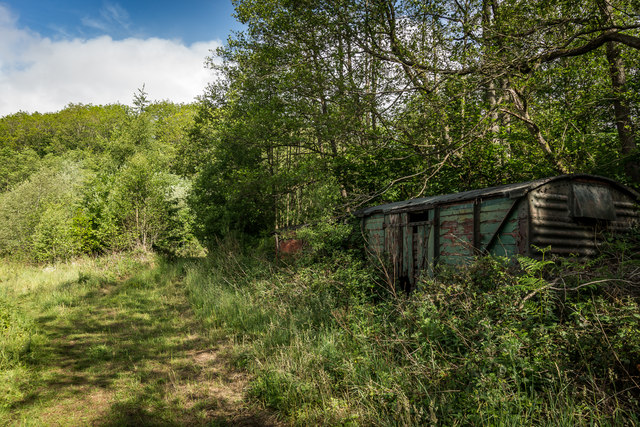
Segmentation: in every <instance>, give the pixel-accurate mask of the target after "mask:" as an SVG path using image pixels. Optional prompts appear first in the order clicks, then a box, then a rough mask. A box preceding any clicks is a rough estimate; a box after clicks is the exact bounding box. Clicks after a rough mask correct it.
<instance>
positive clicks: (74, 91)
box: [0, 0, 241, 116]
mask: <svg viewBox="0 0 640 427" xmlns="http://www.w3.org/2000/svg"><path fill="white" fill-rule="evenodd" d="M232 14H233V6H232V4H231V0H210V1H204V0H182V1H175V0H173V1H169V0H156V1H124V0H122V1H105V0H100V1H93V0H84V1H82V0H57V1H55V2H54V1H35V0H0V93H1V94H2V96H1V97H0V116H4V115H7V114H12V113H15V112H18V111H27V112H34V111H39V112H50V111H57V110H60V109H62V108H64V107H65V106H66V105H68V104H69V103H84V104H108V103H115V102H120V103H124V104H128V103H130V101H131V98H132V96H133V94H134V93H135V92H136V90H137V88H140V87H142V85H143V84H144V85H145V88H146V90H147V92H148V93H149V96H150V98H152V99H168V100H170V101H174V102H191V101H193V100H194V98H195V97H197V96H198V95H200V94H201V93H202V92H203V90H204V89H205V87H206V84H207V83H208V82H210V81H211V80H212V79H213V77H214V76H213V72H212V71H211V70H208V69H205V68H204V66H203V64H204V60H205V58H206V57H207V56H210V55H212V53H211V51H212V50H214V49H215V48H216V47H218V46H220V45H221V44H222V43H224V42H225V41H226V39H227V37H228V35H229V34H230V32H231V31H232V30H236V31H237V30H241V27H240V25H239V24H238V23H237V22H236V21H235V19H234V18H233V16H232Z"/></svg>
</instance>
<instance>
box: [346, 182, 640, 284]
mask: <svg viewBox="0 0 640 427" xmlns="http://www.w3.org/2000/svg"><path fill="white" fill-rule="evenodd" d="M639 201H640V194H638V193H637V192H636V191H634V190H632V189H630V188H628V187H625V186H624V185H622V184H620V183H618V182H616V181H613V180H611V179H608V178H604V177H599V176H595V175H585V174H576V175H562V176H557V177H552V178H545V179H539V180H535V181H529V182H523V183H517V184H508V185H502V186H499V187H491V188H484V189H480V190H472V191H466V192H463V193H456V194H447V195H443V196H434V197H425V198H421V199H414V200H407V201H402V202H396V203H388V204H385V205H380V206H373V207H370V208H365V209H361V210H359V211H357V212H355V215H356V216H357V217H359V218H361V221H362V231H363V233H364V235H365V237H366V239H367V246H368V249H369V251H370V253H372V254H374V256H375V257H376V258H380V259H385V260H386V261H388V262H389V265H390V267H391V268H392V274H393V276H394V277H395V279H396V280H398V281H399V282H400V283H404V284H406V285H408V286H409V287H412V286H414V285H415V282H416V280H417V278H418V277H419V276H420V275H421V274H429V275H432V274H433V272H434V271H435V268H436V266H437V265H463V264H465V263H468V262H469V261H470V260H472V259H473V258H474V257H475V256H478V255H482V254H493V255H500V256H515V255H518V254H520V255H528V256H537V255H539V251H538V250H537V249H536V248H546V247H550V250H549V251H550V253H552V254H559V255H569V254H575V255H578V256H591V255H594V254H595V253H596V251H597V244H598V241H599V239H600V238H601V236H602V232H603V231H624V230H627V229H629V228H630V227H631V226H632V224H633V223H637V222H638V219H639V218H640V214H639V212H638V202H639Z"/></svg>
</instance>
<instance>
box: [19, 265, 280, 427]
mask: <svg viewBox="0 0 640 427" xmlns="http://www.w3.org/2000/svg"><path fill="white" fill-rule="evenodd" d="M156 268H158V267H156ZM143 273H144V274H141V275H140V274H139V275H137V276H135V277H133V278H130V279H128V280H123V281H114V280H107V279H103V278H100V277H96V276H92V277H91V278H90V279H87V277H81V278H80V279H78V281H76V282H70V283H66V284H64V285H62V286H63V287H65V288H67V289H73V288H78V293H77V295H76V296H75V297H74V299H73V301H72V303H71V304H69V305H68V306H67V308H66V312H65V315H64V316H56V315H50V314H48V313H43V314H42V315H41V316H40V317H39V318H38V319H37V321H38V324H39V328H40V330H41V331H42V332H43V333H44V334H45V335H46V337H47V341H46V342H47V344H46V345H45V347H44V348H41V349H40V351H39V352H38V353H40V354H41V355H42V357H40V358H39V359H38V360H37V361H36V362H34V363H35V366H34V368H36V369H37V370H39V371H40V372H41V373H42V376H41V382H40V386H39V387H38V388H37V389H36V390H35V391H34V392H33V393H31V394H29V395H28V396H27V397H25V399H23V400H21V401H18V402H15V403H14V405H13V408H14V410H16V411H21V410H27V409H28V407H29V406H31V405H33V404H34V402H38V404H39V405H44V406H46V407H47V408H48V412H53V413H56V414H57V415H56V416H58V417H59V418H62V423H63V424H69V423H73V420H75V419H78V417H81V419H83V420H86V416H87V414H86V411H90V413H91V414H92V415H91V420H90V423H91V424H93V425H106V426H111V425H113V426H116V425H118V426H120V425H268V424H271V422H270V421H269V420H268V418H267V417H264V416H261V415H259V414H258V415H255V414H254V413H253V412H252V411H250V410H249V409H248V408H247V407H246V406H244V405H243V403H242V402H241V401H239V400H238V396H240V395H241V393H235V394H234V393H232V392H230V393H225V387H226V386H227V385H230V384H233V381H234V375H235V374H234V372H232V371H231V370H230V369H229V367H228V366H229V363H227V361H225V360H224V359H221V358H220V357H219V356H220V355H219V352H218V351H216V347H215V345H216V343H215V342H212V340H211V339H209V338H208V337H207V336H206V334H204V333H203V330H202V327H201V326H200V324H198V322H197V321H196V320H195V317H194V316H193V314H192V312H191V309H190V307H189V305H188V302H187V301H186V298H185V297H184V294H183V293H182V290H181V289H180V288H179V285H178V284H177V283H176V280H175V277H167V276H163V274H162V270H160V271H152V270H150V271H146V272H143ZM87 281H88V282H87ZM80 289H82V290H80ZM203 352H210V353H211V355H212V357H210V358H196V357H194V356H195V355H196V354H198V353H203ZM69 402H71V403H69ZM51 408H53V409H51ZM73 411H76V412H77V413H76V414H73V413H71V412H73ZM74 417H75V418H74ZM48 421H56V420H48ZM57 421H60V420H57Z"/></svg>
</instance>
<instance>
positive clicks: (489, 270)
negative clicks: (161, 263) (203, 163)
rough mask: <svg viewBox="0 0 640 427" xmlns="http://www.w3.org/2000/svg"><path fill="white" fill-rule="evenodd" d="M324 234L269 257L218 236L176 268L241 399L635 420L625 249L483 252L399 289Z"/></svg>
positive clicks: (390, 419) (543, 418) (635, 320)
mask: <svg viewBox="0 0 640 427" xmlns="http://www.w3.org/2000/svg"><path fill="white" fill-rule="evenodd" d="M340 228H341V226H339V227H338V229H337V230H336V232H337V233H338V234H340ZM327 232H328V228H327V227H326V226H325V229H324V231H320V232H308V233H307V238H311V246H310V247H311V248H313V249H310V250H309V252H308V253H307V254H306V255H304V256H303V258H302V259H300V260H297V261H295V262H293V263H284V264H280V265H276V264H273V263H270V262H268V261H265V260H264V259H260V258H259V257H257V256H256V255H255V254H251V255H247V254H245V255H243V254H242V251H241V250H240V248H239V247H238V246H237V244H235V243H234V241H224V242H220V247H219V249H218V250H217V251H215V252H214V253H213V254H211V256H210V258H209V259H208V260H207V262H206V263H203V264H201V265H197V266H194V268H193V269H190V270H189V271H188V273H187V275H186V277H185V282H186V285H187V289H188V291H189V294H190V299H191V301H192V304H193V305H194V307H195V308H196V310H197V313H198V315H199V316H200V317H201V318H202V319H203V321H204V322H206V324H207V325H209V326H210V327H211V328H213V329H214V330H216V331H218V333H220V334H221V335H223V336H227V335H231V336H234V337H235V342H236V349H237V350H236V364H237V365H238V366H241V367H246V368H247V369H249V370H250V371H252V372H253V373H254V375H255V378H254V380H253V381H252V383H251V388H250V395H251V396H253V397H254V398H256V399H259V400H260V401H261V402H263V404H264V405H265V406H267V407H269V408H272V409H275V410H277V411H278V412H279V413H281V414H283V415H285V416H286V417H287V419H288V420H291V421H293V422H294V423H298V424H309V423H325V424H339V423H348V422H355V423H357V424H365V425H366V424H382V425H386V424H391V425H396V424H398V423H400V424H412V425H423V424H443V425H465V424H474V425H475V424H493V425H503V424H514V425H530V424H546V425H581V424H594V423H596V424H622V423H631V424H634V423H638V422H639V421H640V420H638V418H637V414H638V410H639V409H640V407H639V405H640V403H639V400H638V399H639V398H640V388H639V387H638V382H639V381H640V372H639V369H640V368H639V367H638V366H637V361H638V360H640V359H639V357H640V346H639V345H638V343H640V315H639V314H638V308H639V305H638V304H639V302H640V299H639V298H640V289H638V283H640V281H639V280H638V278H639V276H638V275H639V273H638V271H639V270H638V268H639V267H640V259H638V252H637V246H636V247H635V249H634V250H633V251H631V250H630V249H631V248H630V247H629V246H625V245H628V244H629V243H628V241H627V243H621V242H619V241H616V242H614V243H612V244H613V245H614V246H611V247H609V248H608V249H607V251H606V252H603V253H602V255H601V256H600V258H598V259H597V260H594V261H593V262H592V263H591V264H589V265H583V264H580V263H578V262H573V261H571V260H569V261H563V262H553V263H552V262H551V261H549V260H533V259H528V258H521V259H519V260H518V262H517V263H516V264H514V263H513V262H512V261H510V260H508V259H502V258H483V259H479V260H478V261H477V262H475V263H474V264H473V265H472V266H471V268H469V269H464V270H458V271H452V272H450V273H443V275H442V276H440V277H439V278H438V279H426V278H425V279H423V281H422V282H421V285H420V289H419V290H418V291H416V292H414V293H412V294H411V295H404V294H402V293H398V292H396V291H395V289H393V287H392V284H390V283H383V282H381V280H380V275H378V274H377V272H376V271H374V269H372V267H370V266H368V264H366V263H365V262H364V260H363V259H362V258H361V256H360V254H359V253H357V252H352V251H349V250H348V249H345V248H344V247H340V246H341V245H343V244H344V240H342V239H337V241H338V242H339V244H338V245H337V246H332V247H331V248H326V242H327V239H326V238H327ZM314 236H315V238H314ZM333 236H334V237H335V236H336V234H333ZM316 244H317V246H316ZM636 244H637V242H636ZM616 245H617V246H616ZM620 245H623V246H624V247H625V248H626V249H625V250H624V251H621V250H620V249H621V246H620ZM315 248H321V249H320V250H322V251H323V252H324V254H323V255H320V256H319V252H316V249H315ZM310 259H313V262H309V261H310Z"/></svg>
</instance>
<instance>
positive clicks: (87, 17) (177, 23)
mask: <svg viewBox="0 0 640 427" xmlns="http://www.w3.org/2000/svg"><path fill="white" fill-rule="evenodd" d="M2 3H4V4H5V5H6V6H8V7H9V9H11V10H12V11H13V12H15V13H17V14H18V15H19V17H18V24H19V25H20V26H24V27H28V28H29V29H31V30H33V31H36V32H38V33H39V34H41V35H43V36H45V37H51V38H52V39H58V38H70V37H71V38H74V37H80V38H93V37H98V36H101V35H105V34H106V35H109V36H111V37H112V38H113V39H122V38H128V37H135V38H150V37H158V38H163V39H178V40H182V41H183V42H185V43H187V44H191V43H195V42H199V41H206V40H214V39H219V40H226V37H227V35H228V33H229V32H230V30H232V29H238V28H239V24H238V23H237V22H236V21H235V19H234V18H233V17H232V14H233V6H232V4H231V0H182V1H176V0H156V1H119V2H118V1H104V0H97V1H95V0H57V1H55V2H54V1H41V0H40V1H38V0H9V1H6V0H5V1H0V4H2Z"/></svg>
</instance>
